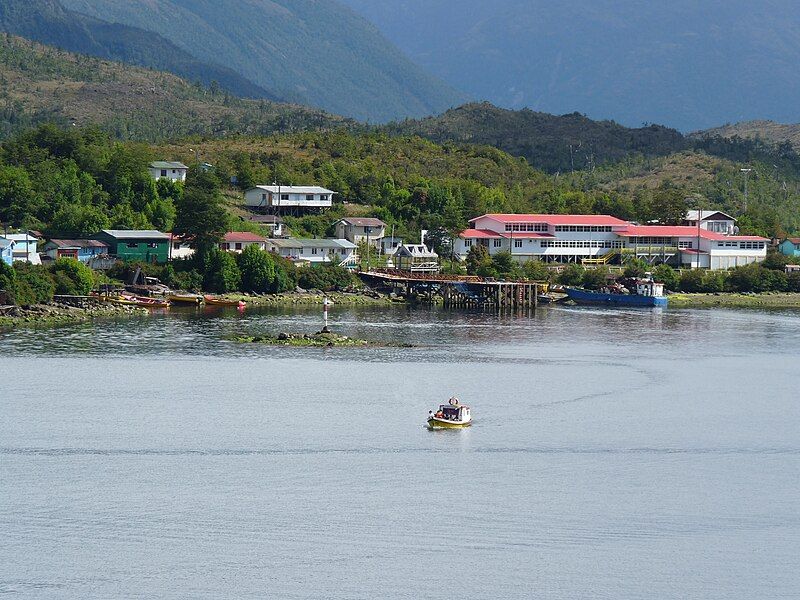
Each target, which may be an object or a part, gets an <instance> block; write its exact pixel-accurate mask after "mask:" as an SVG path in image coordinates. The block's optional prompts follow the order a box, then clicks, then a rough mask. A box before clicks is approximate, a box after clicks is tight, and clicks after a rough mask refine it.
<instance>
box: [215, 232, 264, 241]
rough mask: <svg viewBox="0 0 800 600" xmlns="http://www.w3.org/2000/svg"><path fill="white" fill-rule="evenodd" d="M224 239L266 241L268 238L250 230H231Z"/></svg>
mask: <svg viewBox="0 0 800 600" xmlns="http://www.w3.org/2000/svg"><path fill="white" fill-rule="evenodd" d="M223 240H224V241H226V242H266V241H267V238H265V237H264V236H263V235H258V234H257V233H250V232H249V231H229V232H228V233H226V234H225V237H224V238H223Z"/></svg>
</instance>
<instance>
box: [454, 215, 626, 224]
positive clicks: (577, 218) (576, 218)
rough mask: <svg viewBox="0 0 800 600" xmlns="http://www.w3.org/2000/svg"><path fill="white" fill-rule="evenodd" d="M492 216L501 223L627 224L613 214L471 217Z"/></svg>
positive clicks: (472, 220)
mask: <svg viewBox="0 0 800 600" xmlns="http://www.w3.org/2000/svg"><path fill="white" fill-rule="evenodd" d="M483 218H490V219H494V220H495V221H499V222H500V223H548V224H550V225H627V224H628V223H627V221H623V220H622V219H618V218H617V217H612V216H611V215H533V214H520V215H518V214H496V213H489V214H485V215H482V216H480V217H475V218H474V219H470V220H469V222H470V223H473V222H474V221H477V220H478V219H483Z"/></svg>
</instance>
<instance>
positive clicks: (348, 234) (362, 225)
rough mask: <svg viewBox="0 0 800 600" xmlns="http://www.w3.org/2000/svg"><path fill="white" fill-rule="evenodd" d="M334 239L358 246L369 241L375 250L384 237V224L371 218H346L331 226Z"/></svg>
mask: <svg viewBox="0 0 800 600" xmlns="http://www.w3.org/2000/svg"><path fill="white" fill-rule="evenodd" d="M333 227H334V231H335V233H336V237H337V238H340V239H345V240H347V241H348V242H353V243H354V244H356V245H358V244H360V243H361V242H366V241H369V243H370V244H371V245H373V246H375V247H376V248H379V247H380V241H381V239H382V238H383V237H384V236H385V235H386V223H384V222H383V221H381V220H380V219H375V218H373V217H346V218H344V219H339V220H338V221H336V223H334V224H333Z"/></svg>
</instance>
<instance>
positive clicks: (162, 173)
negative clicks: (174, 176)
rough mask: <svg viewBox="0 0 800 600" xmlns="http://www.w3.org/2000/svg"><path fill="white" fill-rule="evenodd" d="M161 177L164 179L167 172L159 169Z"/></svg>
mask: <svg viewBox="0 0 800 600" xmlns="http://www.w3.org/2000/svg"><path fill="white" fill-rule="evenodd" d="M161 176H162V177H166V176H167V170H166V169H161Z"/></svg>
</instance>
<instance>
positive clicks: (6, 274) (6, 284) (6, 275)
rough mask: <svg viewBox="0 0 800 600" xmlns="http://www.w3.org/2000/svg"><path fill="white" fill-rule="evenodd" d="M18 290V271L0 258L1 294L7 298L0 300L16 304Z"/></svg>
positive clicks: (0, 299) (0, 300)
mask: <svg viewBox="0 0 800 600" xmlns="http://www.w3.org/2000/svg"><path fill="white" fill-rule="evenodd" d="M16 292H17V272H16V271H15V270H14V268H13V267H12V266H11V265H7V264H6V263H4V262H3V261H2V260H0V296H5V300H3V299H2V298H0V302H8V303H9V304H14V302H15V298H16Z"/></svg>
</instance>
